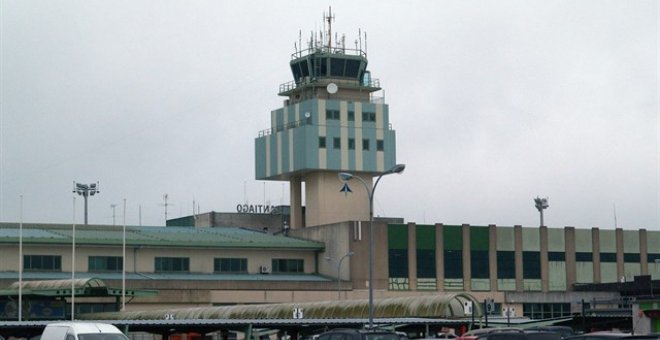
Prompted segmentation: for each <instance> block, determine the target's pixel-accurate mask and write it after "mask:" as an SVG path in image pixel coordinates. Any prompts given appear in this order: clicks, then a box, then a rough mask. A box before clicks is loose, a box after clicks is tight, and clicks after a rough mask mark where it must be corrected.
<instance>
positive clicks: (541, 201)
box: [534, 196, 550, 227]
mask: <svg viewBox="0 0 660 340" xmlns="http://www.w3.org/2000/svg"><path fill="white" fill-rule="evenodd" d="M534 206H535V207H536V210H538V211H539V213H540V214H541V225H540V226H541V227H543V210H544V209H547V208H548V207H549V206H550V205H549V204H548V198H547V197H546V198H540V197H538V196H536V198H535V199H534Z"/></svg>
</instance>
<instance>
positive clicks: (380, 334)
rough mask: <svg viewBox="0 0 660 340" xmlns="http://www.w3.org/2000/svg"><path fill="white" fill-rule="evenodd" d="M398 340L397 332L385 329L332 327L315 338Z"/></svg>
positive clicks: (328, 339) (326, 339) (321, 339)
mask: <svg viewBox="0 0 660 340" xmlns="http://www.w3.org/2000/svg"><path fill="white" fill-rule="evenodd" d="M338 339H341V340H399V339H401V338H400V336H399V334H397V333H396V332H392V331H386V330H364V329H343V328H342V329H332V330H329V331H327V332H325V333H322V334H320V335H319V336H318V338H317V340H338Z"/></svg>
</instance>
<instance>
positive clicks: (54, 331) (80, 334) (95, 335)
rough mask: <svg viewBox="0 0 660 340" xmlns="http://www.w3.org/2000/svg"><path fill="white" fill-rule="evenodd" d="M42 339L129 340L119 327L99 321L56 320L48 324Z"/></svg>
mask: <svg viewBox="0 0 660 340" xmlns="http://www.w3.org/2000/svg"><path fill="white" fill-rule="evenodd" d="M41 340H128V338H127V337H126V335H124V333H122V332H121V331H120V330H119V329H118V328H117V327H115V326H113V325H110V324H107V323H99V322H56V323H50V324H48V325H46V328H45V329H44V332H43V333H41Z"/></svg>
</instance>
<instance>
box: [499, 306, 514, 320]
mask: <svg viewBox="0 0 660 340" xmlns="http://www.w3.org/2000/svg"><path fill="white" fill-rule="evenodd" d="M502 316H503V317H510V318H514V317H516V307H502Z"/></svg>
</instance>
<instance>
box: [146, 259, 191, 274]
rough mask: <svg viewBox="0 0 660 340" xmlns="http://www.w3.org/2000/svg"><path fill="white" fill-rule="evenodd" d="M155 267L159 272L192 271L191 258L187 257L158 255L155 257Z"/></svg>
mask: <svg viewBox="0 0 660 340" xmlns="http://www.w3.org/2000/svg"><path fill="white" fill-rule="evenodd" d="M154 267H155V271H156V272H157V273H163V272H183V273H187V272H189V271H190V259H189V258H187V257H157V258H156V259H155V264H154Z"/></svg>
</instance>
